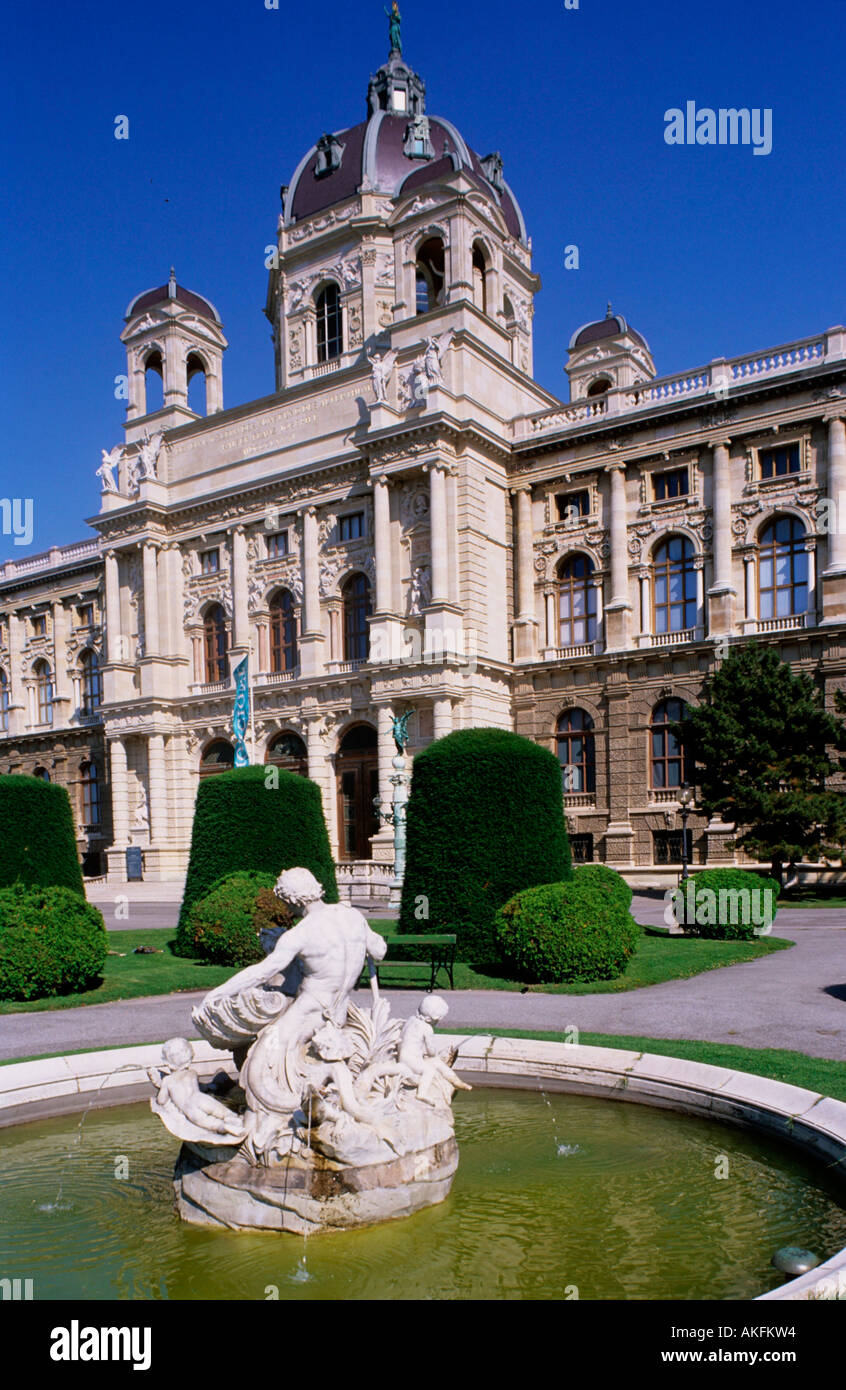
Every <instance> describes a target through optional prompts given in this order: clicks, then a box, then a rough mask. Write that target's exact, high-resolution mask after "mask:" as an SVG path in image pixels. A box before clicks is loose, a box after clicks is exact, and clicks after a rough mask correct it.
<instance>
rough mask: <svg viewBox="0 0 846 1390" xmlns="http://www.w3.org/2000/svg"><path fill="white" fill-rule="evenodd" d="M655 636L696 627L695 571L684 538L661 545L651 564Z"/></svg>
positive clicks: (688, 545)
mask: <svg viewBox="0 0 846 1390" xmlns="http://www.w3.org/2000/svg"><path fill="white" fill-rule="evenodd" d="M652 570H653V578H654V594H655V600H654V604H655V627H654V631H655V632H656V634H661V633H664V632H685V631H687V629H688V628H692V627H696V570H695V569H694V567H693V545H692V544H691V542H690V541H689V540H688V539H687V537H686V536H670V537H669V539H668V540H666V541H662V542H661V544H660V545H659V546H658V548H657V549H656V551H655V555H654V557H653V561H652Z"/></svg>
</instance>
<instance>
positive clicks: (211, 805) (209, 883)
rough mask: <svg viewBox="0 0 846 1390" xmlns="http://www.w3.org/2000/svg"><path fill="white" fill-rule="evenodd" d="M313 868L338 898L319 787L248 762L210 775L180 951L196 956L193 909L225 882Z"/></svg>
mask: <svg viewBox="0 0 846 1390" xmlns="http://www.w3.org/2000/svg"><path fill="white" fill-rule="evenodd" d="M297 867H302V868H304V869H311V872H312V873H313V874H314V876H315V878H317V879H318V880H319V881H320V883H322V884H323V887H324V889H325V891H326V901H327V902H330V903H336V902H337V901H338V885H337V882H336V880H335V864H334V861H333V859H332V852H331V850H330V848H329V836H328V834H327V832H326V821H325V820H324V818H323V803H322V800H321V796H320V788H319V787H318V786H317V784H316V783H315V782H311V781H309V779H308V778H307V777H299V776H298V775H297V774H296V773H295V772H286V771H284V770H283V769H282V768H278V767H273V766H268V767H241V768H237V769H235V770H234V771H233V772H221V773H218V774H217V775H216V776H215V777H207V778H206V779H205V781H202V782H201V783H200V785H199V788H198V790H197V801H196V805H195V807H194V828H193V831H192V835H191V856H190V859H189V861H188V874H187V877H186V880H185V896H184V897H183V899H182V910H181V912H180V914H179V926H178V928H177V933H176V947H175V950H176V954H177V955H180V956H188V955H191V953H192V949H193V948H192V946H191V943H190V935H189V927H188V922H189V917H190V913H191V909H192V907H193V906H194V904H195V903H196V902H199V900H200V898H202V897H205V895H206V893H208V891H209V889H210V888H212V887H213V886H214V885H215V884H216V883H218V882H219V880H220V879H222V878H226V877H227V876H228V875H229V874H235V873H264V874H270V875H272V878H273V882H274V883H275V882H276V879H277V878H278V877H279V875H280V874H281V872H282V870H283V869H294V868H297Z"/></svg>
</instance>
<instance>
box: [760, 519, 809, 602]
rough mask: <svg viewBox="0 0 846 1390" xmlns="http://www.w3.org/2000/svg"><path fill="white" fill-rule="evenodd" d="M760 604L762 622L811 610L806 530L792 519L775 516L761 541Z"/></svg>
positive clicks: (763, 531)
mask: <svg viewBox="0 0 846 1390" xmlns="http://www.w3.org/2000/svg"><path fill="white" fill-rule="evenodd" d="M758 603H759V607H758V613H759V616H760V618H761V620H762V621H768V620H770V619H772V618H787V617H790V616H791V614H793V613H804V612H805V610H806V608H807V607H808V552H807V551H806V549H805V528H804V526H803V525H802V523H801V522H800V521H797V520H796V518H795V517H793V516H779V517H774V518H773V520H772V521H770V522H768V523H767V525H766V526H765V527H764V529H763V530H762V531H761V534H760V536H759V538H758Z"/></svg>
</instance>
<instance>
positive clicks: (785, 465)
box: [758, 443, 800, 478]
mask: <svg viewBox="0 0 846 1390" xmlns="http://www.w3.org/2000/svg"><path fill="white" fill-rule="evenodd" d="M758 457H759V458H760V460H761V477H762V478H786V477H787V476H788V474H790V473H798V472H799V471H800V469H799V445H798V443H796V444H780V445H779V447H778V448H777V449H761V450H760V452H759V455H758Z"/></svg>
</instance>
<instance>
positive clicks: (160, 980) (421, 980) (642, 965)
mask: <svg viewBox="0 0 846 1390" xmlns="http://www.w3.org/2000/svg"><path fill="white" fill-rule="evenodd" d="M373 926H374V927H375V928H376V929H377V930H380V931H381V932H382V933H383V935H384V934H389V933H390V932H391V931H393V929H394V926H395V924H394V923H393V922H384V921H380V922H374V923H373ZM172 940H173V930H172V929H171V928H166V929H155V930H151V931H120V932H109V948H110V950H111V951H113V952H116V953H124V954H114V955H109V956H107V957H106V965H105V970H104V977H103V983H102V984H101V985H100V986H99V987H98V988H97V989H90V990H86V991H85V993H83V994H66V995H58V996H57V995H53V996H51V997H49V998H47V999H34V1000H31V1001H28V1002H25V1001H21V1002H2V1003H0V1014H11V1013H37V1012H40V1011H43V1010H45V1009H76V1008H79V1007H81V1006H82V1005H85V1004H108V1003H111V1002H112V1001H114V1000H116V999H141V998H144V997H145V996H147V995H154V994H176V993H180V992H184V991H186V990H208V989H212V988H213V987H214V985H218V984H221V983H222V982H223V981H224V980H226V979H228V978H229V976H230V975H232V974H233V973H234V971H233V969H232V967H231V966H227V965H202V964H201V963H200V962H199V961H195V960H186V959H184V958H182V957H180V956H174V955H173V954H172V953H171V951H170V948H169V946H168V942H169V941H172ZM792 945H793V943H792V941H782V940H781V939H780V938H778V937H772V936H768V937H761V938H758V939H756V940H755V941H751V942H748V941H699V940H696V939H693V938H690V939H689V938H687V937H678V936H675V937H661V936H647V935H646V934H644V935H643V936H641V938H640V941H639V943H638V947H637V950H636V951H635V954H634V956H633V957H632V959H631V960H630V961H629V965H628V969H627V970H626V973H625V975H623V976H621V977H620V978H619V979H617V980H605V981H600V982H598V983H594V984H575V985H529V986H526V985H521V984H520V983H519V982H518V981H514V980H506V979H500V978H497V977H496V976H492V975H483V974H481V973H479V972H478V971H476V970H474V969H473V967H472V966H470V965H463V964H460V963H459V964H457V965H456V967H455V987H456V989H492V990H515V991H516V990H521V989H522V990H525V991H526V992H527V993H541V994H609V993H617V992H619V991H621V990H629V989H642V988H643V987H644V986H645V985H654V984H659V983H660V982H661V981H663V980H679V979H687V978H688V977H689V976H691V975H698V974H700V973H701V972H702V971H703V970H715V969H716V968H717V967H718V966H722V965H735V964H737V962H738V961H746V960H757V959H758V957H759V956H766V955H769V953H770V952H771V951H779V950H783V949H784V948H785V947H788V946H792ZM136 946H153V947H154V948H157V950H158V951H159V952H160V954H156V955H149V956H147V955H141V956H136V955H133V954H132V952H133V948H134V947H136ZM408 950H409V951H413V950H414V948H413V947H409V948H408ZM379 974H380V978H381V980H382V984H383V986H384V987H385V988H386V989H391V988H398V987H405V988H407V989H414V990H419V989H421V988H423V987H426V986H427V985H428V982H429V972H428V968H427V967H421V969H420V970H419V971H418V972H416V973H415V974H399V975H396V974H395V976H394V978H393V979H392V978H391V968H390V963H388V964H386V965H383V966H380V969H379ZM446 983H447V981H446V977H445V975H444V974H443V973H441V976H440V978H439V980H438V985H439V987H440V988H443V987H444V985H445V984H446Z"/></svg>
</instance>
